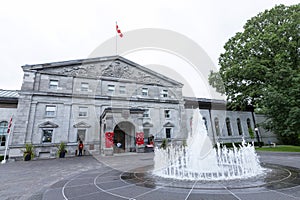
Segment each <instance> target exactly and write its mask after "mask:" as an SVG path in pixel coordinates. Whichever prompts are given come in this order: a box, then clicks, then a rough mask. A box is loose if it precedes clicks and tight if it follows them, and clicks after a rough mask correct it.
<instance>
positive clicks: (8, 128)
mask: <svg viewBox="0 0 300 200" xmlns="http://www.w3.org/2000/svg"><path fill="white" fill-rule="evenodd" d="M11 125H12V117H11V118H10V120H9V123H8V127H7V133H10V129H11Z"/></svg>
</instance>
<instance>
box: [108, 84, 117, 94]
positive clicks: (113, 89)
mask: <svg viewBox="0 0 300 200" xmlns="http://www.w3.org/2000/svg"><path fill="white" fill-rule="evenodd" d="M107 89H108V92H110V93H114V92H115V86H114V85H108V86H107Z"/></svg>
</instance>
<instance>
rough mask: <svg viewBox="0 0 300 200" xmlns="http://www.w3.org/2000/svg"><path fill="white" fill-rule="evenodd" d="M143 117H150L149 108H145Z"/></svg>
mask: <svg viewBox="0 0 300 200" xmlns="http://www.w3.org/2000/svg"><path fill="white" fill-rule="evenodd" d="M143 117H144V118H147V117H150V110H149V109H145V112H144V113H143Z"/></svg>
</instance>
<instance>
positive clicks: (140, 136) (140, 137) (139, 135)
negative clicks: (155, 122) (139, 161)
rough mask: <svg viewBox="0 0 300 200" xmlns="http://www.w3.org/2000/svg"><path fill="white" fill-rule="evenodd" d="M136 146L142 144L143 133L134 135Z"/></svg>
mask: <svg viewBox="0 0 300 200" xmlns="http://www.w3.org/2000/svg"><path fill="white" fill-rule="evenodd" d="M136 144H137V145H142V144H144V132H138V133H136Z"/></svg>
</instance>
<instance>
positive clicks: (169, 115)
mask: <svg viewBox="0 0 300 200" xmlns="http://www.w3.org/2000/svg"><path fill="white" fill-rule="evenodd" d="M165 118H166V119H169V118H171V111H170V110H165Z"/></svg>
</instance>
